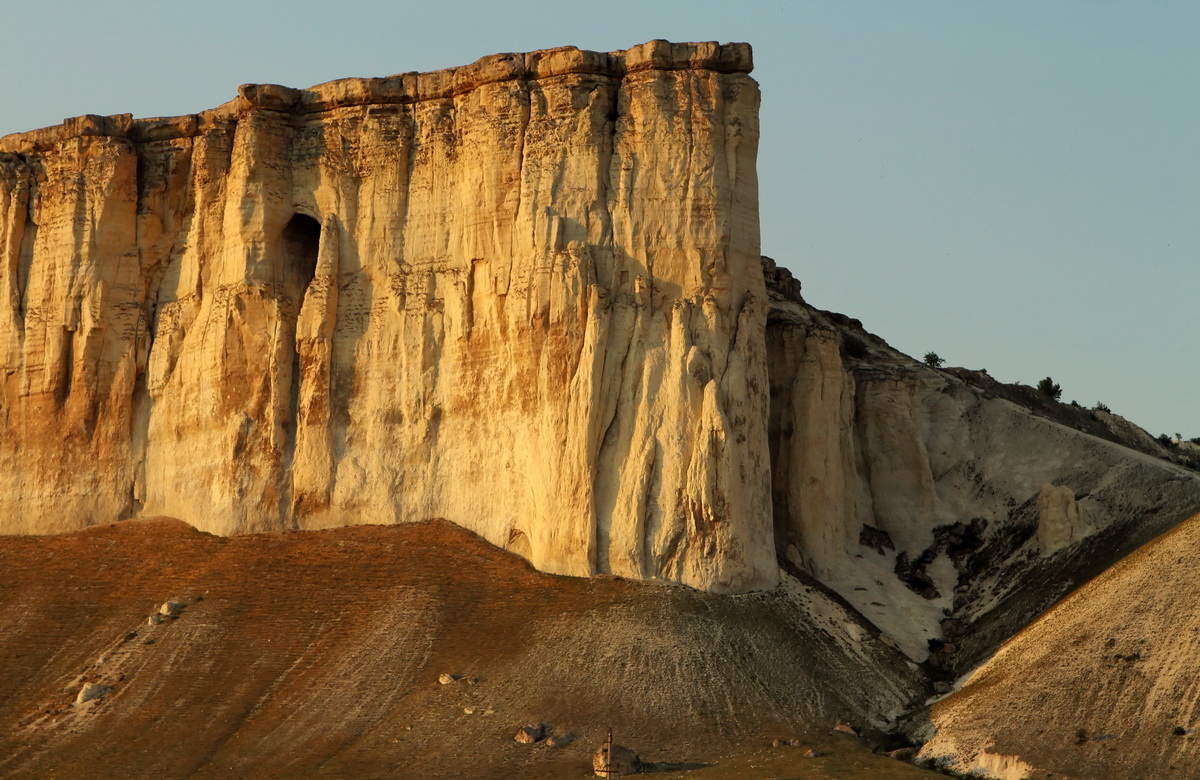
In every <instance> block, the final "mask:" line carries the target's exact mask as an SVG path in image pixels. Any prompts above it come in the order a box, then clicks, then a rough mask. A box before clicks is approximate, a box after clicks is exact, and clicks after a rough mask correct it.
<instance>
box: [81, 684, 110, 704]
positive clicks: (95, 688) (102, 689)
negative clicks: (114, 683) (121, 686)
mask: <svg viewBox="0 0 1200 780" xmlns="http://www.w3.org/2000/svg"><path fill="white" fill-rule="evenodd" d="M111 692H112V688H110V687H109V686H107V685H101V684H99V683H85V684H84V686H83V687H82V688H80V689H79V694H78V695H77V696H76V697H75V703H76V704H86V703H87V702H89V701H93V700H95V699H99V698H100V697H101V696H104V695H105V694H108V693H111Z"/></svg>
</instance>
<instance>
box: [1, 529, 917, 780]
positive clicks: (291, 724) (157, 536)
mask: <svg viewBox="0 0 1200 780" xmlns="http://www.w3.org/2000/svg"><path fill="white" fill-rule="evenodd" d="M168 599H175V600H178V601H180V602H181V603H184V604H186V608H185V609H184V610H183V611H182V613H180V615H179V616H178V617H177V618H176V619H174V620H169V619H168V620H166V621H164V622H163V623H162V624H161V625H157V626H150V625H148V624H147V616H148V615H150V614H152V613H153V612H154V611H155V610H156V609H157V608H158V606H159V605H160V604H162V603H163V602H165V601H167V600H168ZM0 621H3V625H4V626H5V631H4V632H3V634H0V658H2V659H3V663H2V664H0V735H3V736H0V776H7V777H38V778H78V777H89V778H93V777H100V778H142V777H144V778H167V777H255V778H269V777H279V778H295V777H354V778H368V777H546V778H550V777H556V778H557V777H583V776H586V775H587V774H589V772H588V766H589V765H588V757H589V754H590V752H591V751H592V750H594V749H595V747H596V746H597V745H598V744H599V743H600V742H601V740H602V739H603V735H604V734H605V733H606V729H607V728H608V727H609V726H612V727H613V728H614V729H615V731H616V733H617V735H618V741H623V742H626V743H628V744H630V745H631V746H633V747H634V748H635V749H637V750H638V751H639V752H641V754H642V756H643V757H644V758H645V759H647V760H649V761H651V762H655V765H654V766H653V767H652V768H653V769H655V770H656V776H659V777H664V778H666V777H686V778H693V777H694V778H717V777H755V778H761V777H764V776H771V777H795V778H832V777H878V778H907V777H913V778H915V777H921V776H925V775H926V774H927V773H925V772H923V771H921V770H918V769H915V768H913V767H911V766H908V765H905V764H901V763H900V762H897V761H894V760H892V759H889V758H886V757H883V756H877V755H872V754H871V753H870V752H869V748H868V746H867V745H866V742H865V740H856V739H853V738H850V737H845V736H843V735H840V734H830V733H829V728H830V727H831V726H832V725H834V724H835V723H836V722H837V721H839V720H843V719H854V718H861V717H863V713H874V717H875V719H876V720H877V721H878V722H880V723H883V713H885V712H886V711H887V710H889V709H896V710H898V709H900V708H902V707H904V706H905V705H906V703H907V702H908V701H909V700H910V699H911V698H912V697H913V696H917V695H919V694H918V693H917V691H918V681H917V677H916V672H915V671H914V669H913V667H912V666H911V665H909V664H908V663H907V662H905V661H904V660H903V659H902V658H901V657H900V656H899V654H898V653H896V652H895V651H893V650H891V649H889V648H887V647H885V646H883V645H882V644H880V643H879V642H878V641H876V638H875V636H874V635H873V634H872V633H871V632H870V631H869V630H868V629H866V628H865V627H864V626H863V625H862V624H860V623H857V622H855V621H854V620H853V619H851V618H849V616H848V614H847V613H846V612H845V611H844V610H842V608H841V607H840V606H839V605H838V604H837V603H836V601H834V600H831V599H830V598H828V597H826V596H824V595H822V593H821V592H820V591H819V589H817V588H815V587H809V586H804V585H801V584H799V583H797V582H794V581H793V582H792V583H791V585H790V586H789V587H786V588H780V589H777V590H775V591H773V592H770V593H763V594H754V595H748V596H714V595H709V594H703V593H699V592H696V591H693V590H689V589H686V588H681V587H676V586H667V585H662V584H657V583H648V582H629V581H623V580H617V579H612V578H605V579H574V578H565V577H554V576H550V575H545V574H541V573H538V572H535V571H533V570H532V569H531V568H530V567H529V566H528V565H527V564H525V563H524V562H523V561H521V560H520V559H518V558H516V557H515V556H512V555H510V554H507V553H504V552H502V551H499V550H497V549H495V548H493V547H491V546H489V545H487V544H486V543H484V542H482V541H481V540H479V539H478V538H477V537H474V536H472V535H471V534H469V533H467V532H466V531H463V530H461V529H459V528H456V527H454V526H451V525H449V524H446V523H423V524H418V525H402V526H393V527H352V528H344V529H339V530H336V531H322V532H309V533H302V534H278V535H258V536H243V537H234V538H218V537H214V536H209V535H206V534H203V533H200V532H198V531H195V530H194V529H192V528H190V527H187V526H185V525H184V524H182V523H178V522H174V521H164V520H155V521H140V522H135V521H129V522H125V523H120V524H115V525H107V526H100V527H96V528H93V529H89V530H87V531H83V532H79V533H75V534H70V535H64V536H53V537H5V538H2V539H0ZM135 634H136V635H135ZM443 672H450V673H456V674H462V675H465V676H467V677H476V678H478V682H477V683H476V684H471V683H470V682H469V681H467V680H465V679H464V680H461V681H458V682H455V683H452V684H448V685H442V684H439V682H438V677H439V675H440V674H441V673H443ZM85 682H96V683H100V684H103V685H106V686H110V687H111V688H112V690H111V692H109V693H108V694H107V695H105V696H103V697H101V698H99V699H97V700H95V701H93V702H88V703H85V704H82V705H77V704H75V703H74V702H75V699H76V695H77V693H78V692H79V690H80V688H81V687H82V685H83V684H84V683H85ZM468 710H472V712H471V713H468ZM530 720H536V721H542V722H545V723H547V724H549V725H550V726H551V727H552V728H553V731H554V732H555V733H568V732H569V733H574V734H576V735H578V736H579V737H580V738H579V739H578V740H577V741H576V742H575V743H573V744H571V745H569V746H567V747H562V748H549V747H547V746H545V745H544V744H538V745H534V746H526V745H519V744H517V743H515V742H513V740H512V735H513V733H514V732H515V731H516V729H517V727H518V726H519V725H521V724H522V723H524V722H526V721H530ZM774 737H795V738H800V739H803V740H806V741H808V742H809V743H811V747H814V748H815V749H817V750H819V751H829V752H830V753H831V755H830V756H827V757H819V758H805V757H804V755H803V754H804V752H805V750H806V749H807V748H805V747H789V748H771V747H770V746H769V745H770V740H771V739H772V738H774Z"/></svg>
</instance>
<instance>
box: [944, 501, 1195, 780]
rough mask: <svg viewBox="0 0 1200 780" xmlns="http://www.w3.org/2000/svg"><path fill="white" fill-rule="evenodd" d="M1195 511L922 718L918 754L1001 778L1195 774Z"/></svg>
mask: <svg viewBox="0 0 1200 780" xmlns="http://www.w3.org/2000/svg"><path fill="white" fill-rule="evenodd" d="M1198 566H1200V515H1198V516H1196V517H1193V518H1192V519H1190V520H1188V521H1186V522H1184V523H1183V524H1182V525H1180V526H1178V527H1177V528H1176V529H1175V530H1173V531H1171V532H1169V533H1167V534H1165V535H1163V536H1162V537H1160V538H1159V539H1157V540H1155V541H1154V542H1152V543H1151V544H1149V545H1146V546H1145V547H1143V548H1142V549H1140V550H1138V551H1137V552H1136V553H1134V554H1133V555H1130V556H1129V557H1128V558H1125V559H1124V560H1122V561H1120V562H1119V563H1117V564H1116V565H1115V566H1113V567H1112V568H1111V569H1109V570H1108V571H1106V572H1104V573H1103V574H1101V575H1100V576H1098V577H1097V578H1096V579H1094V580H1093V581H1091V582H1089V583H1087V584H1086V585H1085V586H1083V587H1082V588H1080V589H1079V590H1078V591H1076V592H1075V593H1073V594H1072V595H1071V596H1070V597H1068V598H1067V599H1065V600H1063V601H1062V602H1061V603H1060V604H1058V605H1057V606H1056V607H1054V609H1052V610H1050V611H1049V612H1048V613H1047V614H1046V615H1044V616H1042V617H1041V618H1039V619H1038V620H1036V621H1035V622H1034V623H1033V624H1031V625H1030V626H1029V627H1028V628H1026V629H1025V630H1024V631H1022V632H1021V633H1020V634H1018V635H1017V636H1016V637H1014V638H1013V639H1011V640H1009V642H1007V643H1006V644H1005V645H1004V646H1003V647H1002V648H1001V649H1000V650H999V651H998V652H997V653H996V654H995V656H993V657H992V658H991V659H990V660H988V661H987V662H986V663H984V664H983V665H982V666H981V667H980V668H979V669H978V670H976V671H975V672H974V673H973V674H972V675H970V677H969V678H968V679H967V680H966V682H965V684H964V685H963V686H962V689H961V690H960V691H958V692H957V693H954V694H952V695H951V696H949V697H947V698H946V699H945V700H943V701H941V702H939V703H938V704H936V705H935V706H934V707H933V708H932V711H931V721H932V724H931V733H933V732H936V733H933V736H932V739H931V741H930V742H929V743H928V744H926V745H925V747H924V750H923V751H922V752H923V754H925V755H928V756H949V757H953V758H954V759H955V760H956V761H957V762H958V766H959V767H960V768H967V767H969V766H972V765H975V766H986V765H987V764H988V763H989V761H990V762H991V763H993V764H994V763H997V762H996V761H995V760H994V759H989V758H987V757H984V759H983V761H982V762H980V761H979V758H980V757H981V756H982V755H983V754H984V753H987V754H991V755H992V756H1017V757H1019V758H1020V759H1021V760H1022V761H1023V762H1024V764H1026V765H1027V766H1025V767H1024V768H1023V769H1021V770H1020V771H1018V767H1017V766H1016V765H1015V762H1009V763H1011V764H1014V766H1013V768H1012V771H1011V772H1010V773H1009V774H1008V775H1002V773H1000V772H997V771H992V772H991V773H992V774H996V775H998V776H1006V777H1013V778H1016V777H1022V776H1030V777H1037V778H1039V780H1040V778H1051V777H1053V778H1086V779H1087V780H1106V778H1196V777H1200V731H1198V729H1200V610H1197V607H1196V605H1197V604H1198V603H1200V579H1198V578H1197V577H1196V571H1197V567H1198Z"/></svg>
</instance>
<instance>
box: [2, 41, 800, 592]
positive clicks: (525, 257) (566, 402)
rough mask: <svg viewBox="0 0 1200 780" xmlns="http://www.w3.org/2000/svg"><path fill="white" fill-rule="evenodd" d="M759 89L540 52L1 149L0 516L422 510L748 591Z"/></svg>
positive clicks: (754, 581)
mask: <svg viewBox="0 0 1200 780" xmlns="http://www.w3.org/2000/svg"><path fill="white" fill-rule="evenodd" d="M750 69H751V54H750V48H749V46H747V45H745V44H727V45H717V44H713V43H702V44H671V43H667V42H665V41H654V42H651V43H648V44H645V45H642V46H638V47H635V48H632V49H629V50H627V51H618V52H612V53H597V52H589V51H580V50H578V49H574V48H562V49H552V50H547V51H540V52H534V53H531V54H524V55H522V54H502V55H496V56H494V57H487V58H485V59H482V60H480V61H479V62H477V63H475V64H474V65H470V66H467V67H462V68H454V69H449V70H445V71H439V72H436V73H425V74H415V73H409V74H402V75H398V76H392V77H388V78H378V79H347V80H344V81H337V82H331V83H328V84H322V85H319V86H317V87H313V88H311V89H307V90H297V89H289V88H286V87H281V86H277V85H262V84H260V85H246V86H243V87H242V88H241V90H240V91H239V96H238V97H237V98H236V99H235V100H233V101H231V102H230V103H227V104H226V105H224V106H221V107H220V108H217V109H214V110H211V111H206V112H203V113H201V114H197V115H192V116H185V117H174V118H167V119H147V120H133V119H131V118H130V117H129V116H127V115H126V116H115V117H98V116H84V117H79V118H76V119H71V120H67V121H66V122H64V123H63V125H62V126H61V127H56V128H47V129H45V130H39V131H34V132H31V133H24V134H20V135H15V136H9V137H6V138H4V139H0V309H2V312H0V361H2V362H3V367H4V379H3V382H2V384H0V406H2V408H3V410H4V415H3V417H2V418H0V441H3V446H0V530H2V531H3V532H6V533H50V532H60V531H68V530H73V529H76V528H79V527H82V526H86V525H89V524H92V523H96V522H101V521H111V520H114V519H118V518H121V517H128V516H131V515H137V514H155V515H168V516H174V517H178V518H181V519H183V520H185V521H187V522H189V523H191V524H193V525H195V526H196V527H198V528H201V529H203V530H206V531H210V532H215V533H219V534H233V533H241V532H251V531H264V530H271V529H287V528H319V527H327V526H335V525H344V524H352V523H395V522H402V521H410V520H421V519H426V518H431V517H445V518H448V519H450V520H452V521H453V522H455V523H458V524H460V525H463V526H465V527H467V528H469V529H471V530H473V531H475V532H476V533H479V534H480V535H482V536H483V537H484V538H486V539H488V540H489V541H491V542H492V543H494V544H497V545H499V546H502V547H506V548H508V549H511V550H514V551H516V552H518V553H520V554H521V555H523V556H525V557H526V558H528V559H529V560H530V561H532V562H533V564H534V565H535V566H537V567H538V568H540V569H543V570H546V571H551V572H558V573H566V574H576V575H588V574H594V573H600V572H612V573H615V574H619V575H623V576H630V577H638V578H641V577H661V578H666V579H671V580H676V581H680V582H684V583H687V584H690V585H693V586H696V587H699V588H704V589H709V590H725V591H743V590H748V589H753V588H759V587H766V586H771V585H773V584H775V582H777V579H778V570H777V567H776V564H775V558H774V551H773V547H772V540H771V513H770V504H769V485H768V479H769V469H768V467H767V444H766V430H765V421H766V404H767V395H766V388H767V384H766V372H765V362H764V353H763V345H762V330H763V323H764V320H765V316H766V299H765V295H764V289H763V282H762V277H761V274H760V272H759V239H758V219H757V182H756V173H755V153H756V147H757V139H758V120H757V109H758V102H759V95H758V87H757V85H756V83H755V82H754V81H753V80H752V79H751V78H750V77H749V76H748V75H747V74H748V72H749V71H750Z"/></svg>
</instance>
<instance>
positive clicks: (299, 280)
mask: <svg viewBox="0 0 1200 780" xmlns="http://www.w3.org/2000/svg"><path fill="white" fill-rule="evenodd" d="M283 244H284V247H285V253H286V260H287V262H286V263H285V264H284V268H283V283H284V289H285V290H286V292H287V297H288V298H289V299H291V300H292V301H294V305H295V308H296V312H295V313H296V315H299V314H300V304H301V302H303V300H304V291H305V290H307V289H308V285H309V284H310V283H311V282H312V280H313V276H315V275H316V273H317V250H318V249H319V248H320V246H321V223H319V222H317V221H316V220H315V219H313V218H312V217H310V216H308V215H307V214H294V215H293V216H292V218H291V219H289V220H288V223H287V224H286V225H284V227H283Z"/></svg>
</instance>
